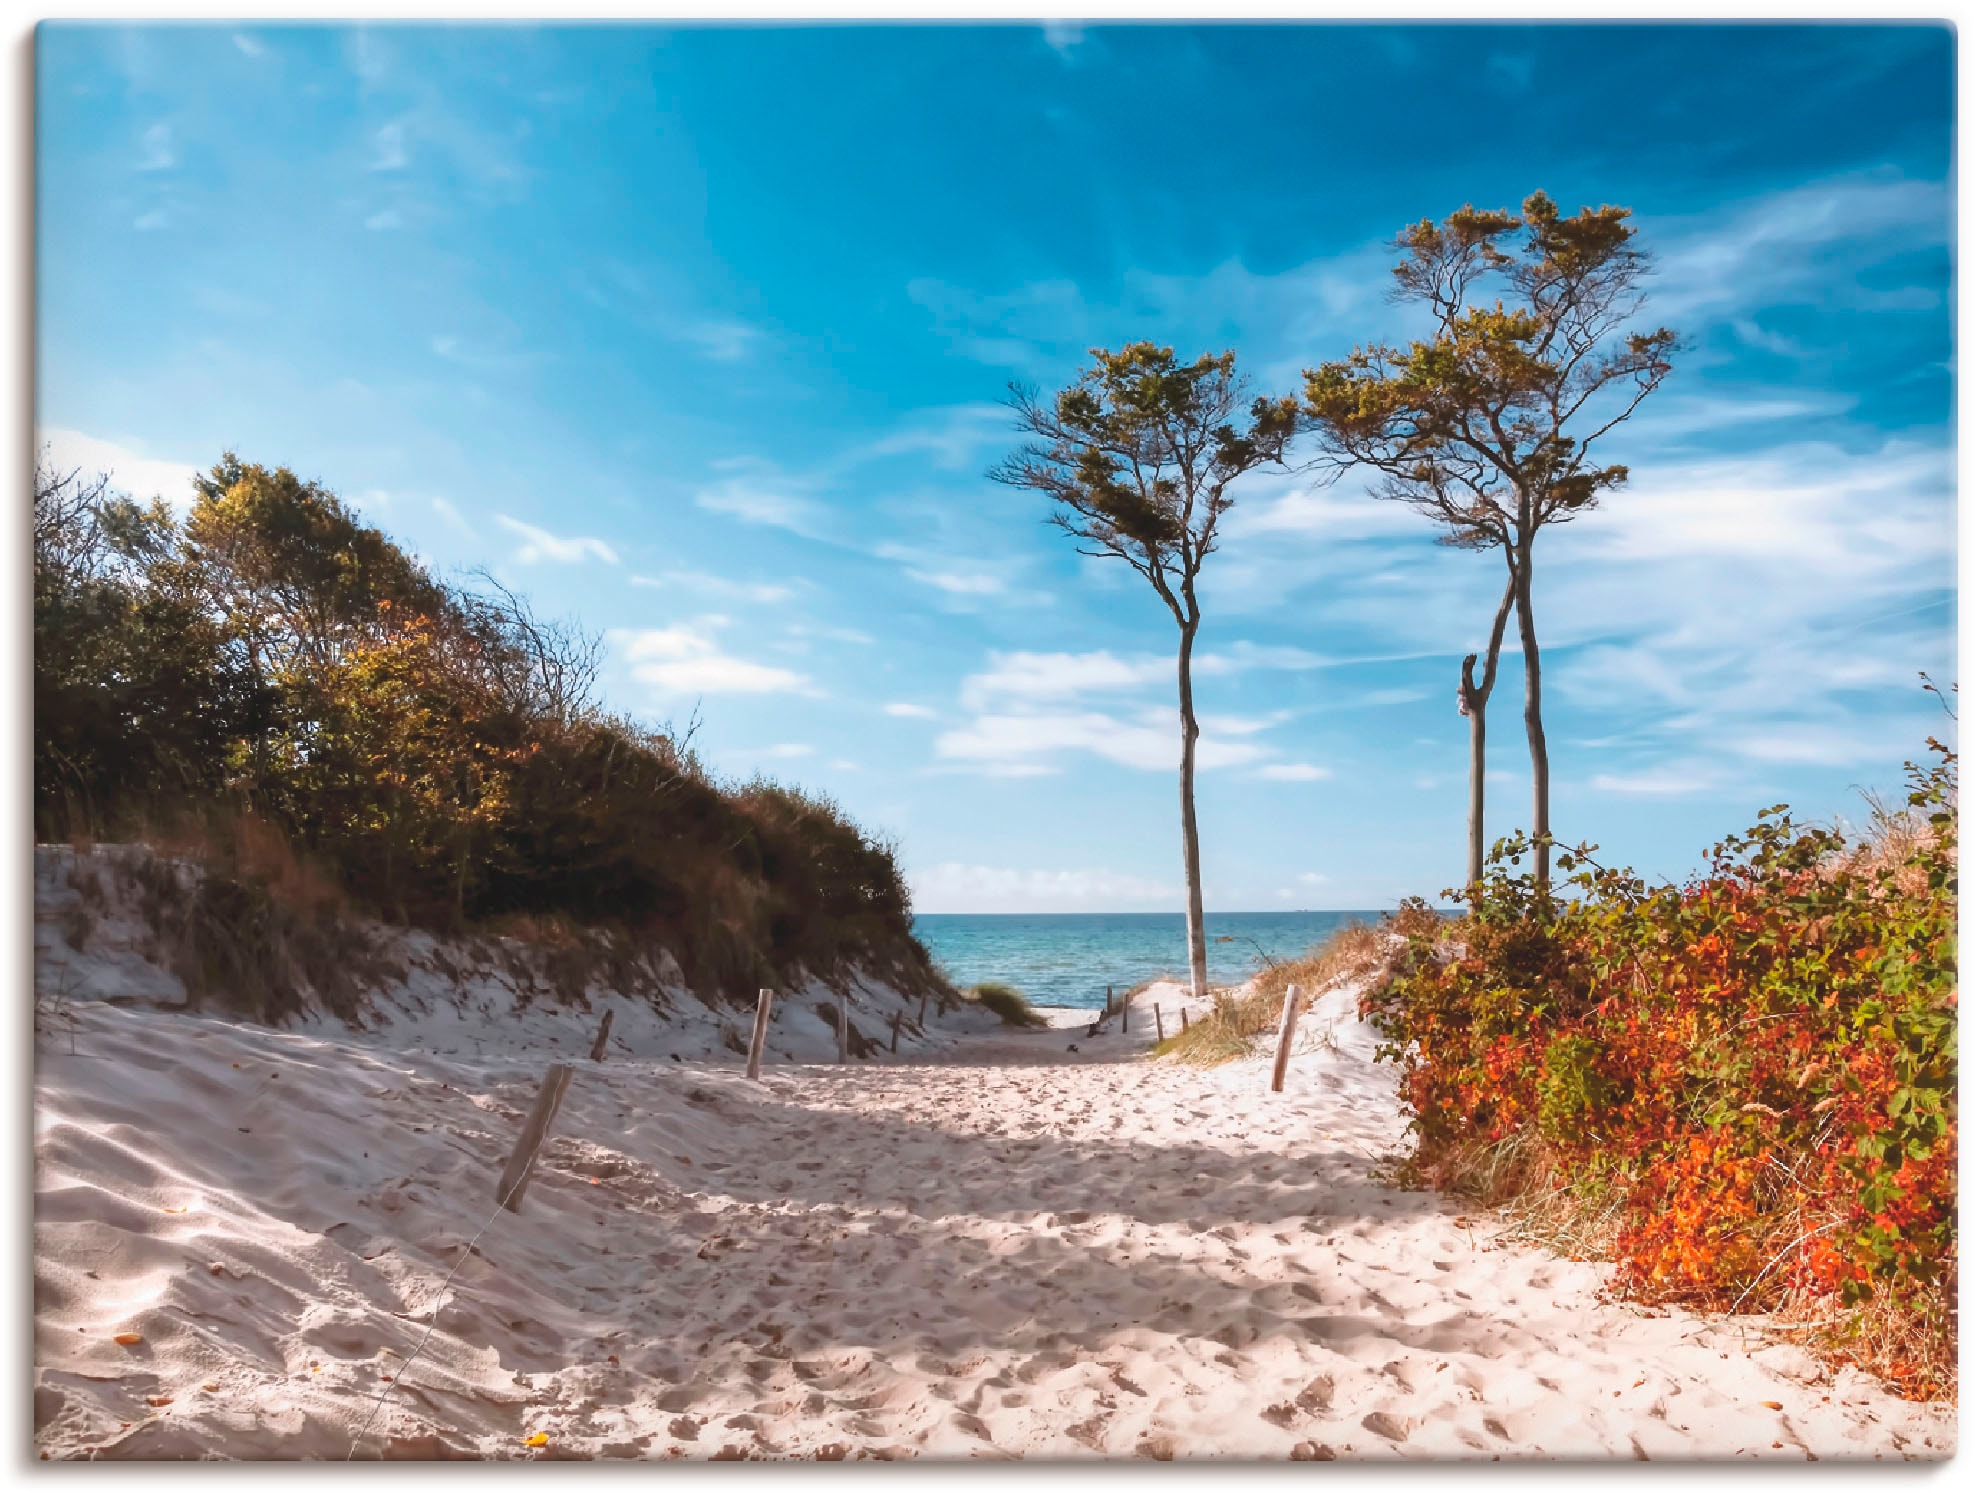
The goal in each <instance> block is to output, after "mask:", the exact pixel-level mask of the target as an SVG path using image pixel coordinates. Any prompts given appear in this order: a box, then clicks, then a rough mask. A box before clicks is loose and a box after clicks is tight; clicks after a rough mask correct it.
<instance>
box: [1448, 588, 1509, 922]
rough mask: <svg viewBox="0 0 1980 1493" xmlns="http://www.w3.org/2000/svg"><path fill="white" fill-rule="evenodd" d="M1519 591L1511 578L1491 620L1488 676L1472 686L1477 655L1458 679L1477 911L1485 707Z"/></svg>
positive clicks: (1469, 864) (1468, 862) (1470, 873)
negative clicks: (1465, 725) (1467, 741)
mask: <svg viewBox="0 0 1980 1493" xmlns="http://www.w3.org/2000/svg"><path fill="white" fill-rule="evenodd" d="M1517 589H1518V582H1517V580H1516V579H1515V578H1514V577H1511V576H1508V577H1507V579H1506V594H1505V595H1504V596H1503V597H1502V598H1500V601H1499V611H1498V615H1497V616H1495V617H1494V618H1493V619H1492V639H1491V641H1490V642H1489V643H1488V644H1487V645H1486V647H1485V677H1484V678H1483V679H1482V680H1480V681H1479V682H1478V683H1476V684H1473V683H1472V680H1471V666H1472V665H1473V664H1475V663H1476V662H1477V661H1478V655H1476V654H1472V655H1470V656H1469V657H1467V658H1466V659H1465V661H1464V667H1463V668H1462V669H1461V670H1460V671H1459V676H1458V708H1459V709H1460V710H1462V711H1463V712H1464V713H1465V715H1466V716H1468V717H1469V718H1470V721H1471V812H1470V817H1469V821H1468V823H1467V825H1466V829H1467V843H1466V847H1465V849H1466V854H1465V870H1464V884H1465V888H1466V891H1467V892H1468V894H1469V897H1470V901H1471V905H1472V908H1473V909H1474V910H1475V909H1476V908H1477V906H1478V898H1479V888H1480V886H1481V885H1482V883H1483V882H1484V880H1485V706H1486V705H1487V703H1489V702H1490V700H1491V698H1492V686H1493V685H1494V684H1496V683H1497V682H1498V679H1499V649H1500V648H1501V647H1502V646H1504V644H1505V641H1506V616H1507V614H1508V613H1509V612H1511V611H1512V606H1513V601H1514V598H1515V596H1516V594H1517Z"/></svg>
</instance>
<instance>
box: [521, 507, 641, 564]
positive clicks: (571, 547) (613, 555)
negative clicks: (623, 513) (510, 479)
mask: <svg viewBox="0 0 1980 1493" xmlns="http://www.w3.org/2000/svg"><path fill="white" fill-rule="evenodd" d="M495 522H496V523H498V524H500V525H501V526H502V527H503V528H505V529H507V530H508V531H509V532H510V533H511V534H514V535H516V536H517V537H518V538H520V539H521V540H522V547H521V548H520V549H518V550H517V551H516V562H517V563H518V564H521V565H534V564H536V563H537V562H538V561H540V560H553V561H555V562H556V563H558V564H559V565H576V564H578V563H579V562H580V561H583V560H585V559H594V560H603V561H604V562H605V563H606V564H607V565H617V564H618V563H619V556H618V552H617V551H615V550H614V549H613V548H612V546H611V545H609V544H607V543H606V542H605V541H604V540H602V539H592V538H589V537H583V536H580V537H577V538H571V539H565V538H562V537H560V536H558V535H556V534H552V533H550V532H549V530H547V529H539V528H537V527H536V525H534V524H526V523H524V522H523V521H522V520H521V519H519V518H510V517H509V516H508V515H507V514H506V513H498V514H496V515H495Z"/></svg>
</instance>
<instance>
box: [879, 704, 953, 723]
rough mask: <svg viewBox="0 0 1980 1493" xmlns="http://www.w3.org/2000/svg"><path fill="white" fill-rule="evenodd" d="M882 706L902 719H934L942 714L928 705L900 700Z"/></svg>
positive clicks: (889, 713)
mask: <svg viewBox="0 0 1980 1493" xmlns="http://www.w3.org/2000/svg"><path fill="white" fill-rule="evenodd" d="M881 708H882V709H884V710H885V711H886V713H887V714H888V715H892V716H898V717H900V718H901V719H902V720H909V721H932V720H934V719H936V717H937V716H939V715H940V714H941V712H940V711H937V710H933V709H930V708H929V707H928V706H926V705H910V704H907V703H906V702H904V701H899V700H896V701H893V702H891V703H889V704H887V705H885V706H883V707H881Z"/></svg>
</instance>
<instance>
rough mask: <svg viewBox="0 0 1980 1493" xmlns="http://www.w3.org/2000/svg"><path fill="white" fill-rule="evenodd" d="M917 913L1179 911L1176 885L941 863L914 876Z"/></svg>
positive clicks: (1109, 874)
mask: <svg viewBox="0 0 1980 1493" xmlns="http://www.w3.org/2000/svg"><path fill="white" fill-rule="evenodd" d="M913 892H914V906H915V911H917V912H930V913H940V912H944V911H966V912H1063V911H1066V910H1068V909H1076V908H1106V909H1109V910H1118V909H1121V908H1133V907H1145V908H1159V909H1161V910H1163V911H1167V910H1169V909H1171V908H1178V907H1180V906H1181V905H1182V880H1181V878H1180V877H1178V878H1177V879H1176V880H1175V881H1173V882H1169V881H1161V880H1157V879H1155V878H1152V877H1148V876H1139V875H1136V874H1134V873H1132V872H1126V871H1112V870H1107V869H1104V868H1092V869H1067V870H1053V869H1046V868H1020V867H1015V866H985V865H972V864H969V863H966V862H963V861H943V862H941V863H939V864H937V865H933V866H929V867H927V868H926V869H924V870H921V871H918V872H916V873H915V875H914V878H913Z"/></svg>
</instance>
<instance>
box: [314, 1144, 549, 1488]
mask: <svg viewBox="0 0 1980 1493" xmlns="http://www.w3.org/2000/svg"><path fill="white" fill-rule="evenodd" d="M529 1171H530V1169H529V1168H525V1169H524V1171H523V1175H522V1176H520V1177H517V1178H516V1180H515V1181H514V1182H513V1183H511V1184H510V1186H509V1190H508V1192H507V1193H506V1194H504V1195H503V1196H502V1197H501V1198H499V1199H497V1201H496V1203H495V1211H494V1212H493V1213H490V1214H489V1215H488V1218H487V1220H486V1222H484V1223H483V1224H482V1225H481V1227H480V1228H478V1229H476V1230H475V1233H474V1237H473V1238H472V1239H470V1240H468V1246H467V1248H466V1249H464V1250H462V1251H461V1257H460V1258H459V1259H458V1260H456V1261H454V1268H453V1269H452V1270H449V1271H448V1272H447V1278H446V1279H445V1280H443V1281H441V1282H440V1290H439V1291H438V1293H436V1294H435V1296H434V1298H433V1316H432V1317H431V1318H430V1319H429V1320H428V1322H427V1324H426V1333H425V1336H423V1337H421V1338H420V1340H419V1346H418V1347H417V1348H415V1349H413V1351H412V1357H411V1358H408V1359H407V1360H406V1364H405V1367H404V1368H402V1369H400V1370H399V1372H398V1373H396V1374H394V1375H393V1376H392V1378H391V1380H390V1382H388V1383H387V1384H386V1386H385V1387H384V1389H382V1390H380V1391H379V1393H378V1398H377V1399H375V1400H373V1401H372V1402H371V1414H369V1415H367V1416H366V1417H365V1418H364V1424H363V1425H361V1426H359V1427H358V1433H357V1435H355V1436H353V1437H352V1438H351V1449H350V1450H349V1451H348V1452H346V1453H344V1460H345V1461H346V1462H348V1461H350V1460H351V1459H352V1458H353V1457H355V1456H356V1455H357V1449H358V1443H359V1442H360V1441H362V1440H364V1438H365V1434H366V1433H367V1432H368V1431H370V1430H371V1423H372V1422H373V1421H374V1420H376V1419H378V1411H379V1409H380V1408H381V1407H382V1406H383V1405H384V1403H385V1401H386V1399H387V1397H389V1396H390V1395H391V1393H392V1391H393V1390H395V1389H397V1388H398V1387H399V1386H400V1385H401V1384H403V1383H404V1382H405V1378H406V1375H408V1374H410V1373H411V1372H412V1366H413V1365H414V1364H415V1363H417V1362H419V1355H420V1354H422V1353H424V1352H425V1351H426V1344H427V1339H428V1338H431V1337H432V1336H433V1329H434V1328H436V1327H438V1326H439V1325H440V1303H441V1302H442V1301H444V1300H445V1299H446V1296H447V1287H449V1286H451V1285H452V1284H453V1283H454V1277H455V1276H456V1275H458V1274H459V1273H460V1269H461V1266H463V1265H465V1264H466V1263H467V1262H468V1256H470V1255H472V1254H473V1253H474V1247H475V1245H477V1244H479V1243H480V1242H481V1236H482V1235H483V1234H485V1233H487V1232H488V1229H489V1225H490V1224H493V1223H494V1222H495V1219H496V1217H497V1216H498V1215H499V1214H500V1213H501V1211H502V1209H503V1207H504V1206H505V1205H506V1204H507V1203H508V1201H509V1199H510V1198H512V1197H514V1196H515V1195H516V1189H517V1188H519V1187H521V1186H522V1185H523V1182H524V1181H525V1180H526V1179H527V1178H528V1176H529Z"/></svg>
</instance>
